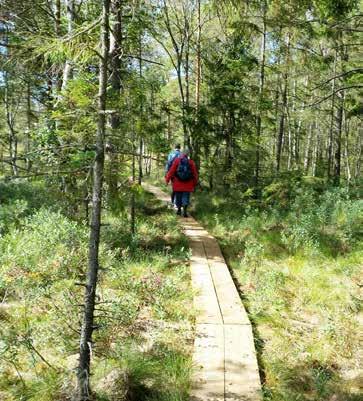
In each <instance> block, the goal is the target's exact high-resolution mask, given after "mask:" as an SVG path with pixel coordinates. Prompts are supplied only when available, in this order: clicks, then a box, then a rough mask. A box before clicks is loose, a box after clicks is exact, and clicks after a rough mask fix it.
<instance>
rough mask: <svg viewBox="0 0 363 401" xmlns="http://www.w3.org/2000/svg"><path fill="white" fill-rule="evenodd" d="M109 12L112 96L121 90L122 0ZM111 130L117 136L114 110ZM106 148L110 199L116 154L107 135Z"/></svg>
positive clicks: (118, 120)
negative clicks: (107, 150) (110, 23)
mask: <svg viewBox="0 0 363 401" xmlns="http://www.w3.org/2000/svg"><path fill="white" fill-rule="evenodd" d="M110 13H111V15H112V21H113V24H112V26H111V40H110V55H109V58H110V65H111V71H110V84H111V88H112V95H113V96H114V97H118V96H120V93H121V90H122V76H121V69H122V60H121V56H122V0H113V1H112V2H111V4H110ZM110 125H111V130H112V132H113V134H115V136H117V135H118V134H119V133H118V130H119V129H120V125H121V118H120V113H119V111H118V110H116V112H115V113H112V114H111V115H110ZM106 149H109V150H110V151H109V152H107V153H106V155H105V163H106V171H107V174H106V175H105V180H106V183H107V197H108V199H112V198H113V197H114V196H115V195H116V193H117V178H118V174H117V169H116V165H117V156H116V154H115V153H114V152H112V149H113V144H112V138H111V137H107V139H106Z"/></svg>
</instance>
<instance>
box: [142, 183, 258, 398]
mask: <svg viewBox="0 0 363 401" xmlns="http://www.w3.org/2000/svg"><path fill="white" fill-rule="evenodd" d="M143 187H144V188H145V190H147V191H148V192H151V193H152V194H153V195H155V196H156V197H157V198H158V199H159V200H161V201H164V202H170V196H169V195H168V194H166V193H165V192H163V191H162V190H160V189H159V188H157V187H154V186H152V185H149V184H143ZM180 222H181V224H182V227H183V230H184V233H185V235H186V236H187V237H188V239H189V244H190V248H191V251H192V256H191V260H190V268H191V278H192V286H193V288H194V290H195V292H196V295H195V296H194V307H195V309H196V311H197V316H196V337H195V341H194V354H193V361H194V365H195V366H196V370H195V373H194V376H193V384H192V391H191V397H190V401H259V400H261V399H262V395H261V382H260V377H259V372H258V365H257V357H256V351H255V347H254V341H253V334H252V326H251V323H250V321H249V319H248V316H247V313H246V310H245V308H244V306H243V304H242V302H241V300H240V297H239V294H238V292H237V289H236V287H235V285H234V283H233V280H232V277H231V274H230V272H229V270H228V267H227V265H226V262H225V260H224V258H223V255H222V252H221V250H220V247H219V245H218V242H217V240H216V239H215V238H214V237H212V236H211V235H210V234H209V233H208V232H207V231H206V230H205V229H204V228H203V227H202V226H200V225H199V223H198V222H197V221H196V220H195V219H193V218H192V217H189V218H182V219H181V220H180Z"/></svg>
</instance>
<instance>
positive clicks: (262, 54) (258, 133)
mask: <svg viewBox="0 0 363 401" xmlns="http://www.w3.org/2000/svg"><path fill="white" fill-rule="evenodd" d="M262 7H263V27H262V37H261V52H260V85H259V98H258V114H257V121H256V166H255V180H254V181H255V182H254V183H255V187H256V188H257V187H258V185H259V179H260V152H261V135H262V128H261V127H262V102H263V92H264V87H265V58H266V2H265V1H264V2H263V6H262Z"/></svg>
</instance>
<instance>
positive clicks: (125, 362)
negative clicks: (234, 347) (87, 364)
mask: <svg viewBox="0 0 363 401" xmlns="http://www.w3.org/2000/svg"><path fill="white" fill-rule="evenodd" d="M30 185H31V184H26V185H25V186H24V187H23V188H21V184H19V186H18V187H16V186H15V185H12V186H11V188H5V187H4V188H5V189H6V191H3V192H2V203H3V205H2V206H3V207H2V216H5V217H6V224H3V225H2V226H1V227H0V229H1V236H0V301H2V302H1V303H0V305H1V306H0V399H1V400H4V401H63V400H64V401H65V400H71V399H72V396H73V394H74V389H75V377H76V370H75V369H76V367H77V361H78V343H79V327H80V321H81V308H80V305H81V304H82V303H83V287H82V286H81V285H79V284H80V283H83V282H84V281H85V271H86V267H87V249H88V248H87V242H88V228H87V227H86V225H85V224H82V223H81V222H80V221H79V220H78V221H77V220H76V219H74V218H73V216H70V215H67V214H66V213H65V209H64V208H63V207H62V202H57V199H56V198H54V199H52V202H49V197H50V196H51V195H49V194H48V196H44V198H43V199H44V202H43V203H42V202H41V199H40V198H41V194H44V193H45V192H46V190H45V188H44V187H42V186H41V185H40V184H36V185H34V187H33V192H34V193H35V194H33V192H32V191H31V189H30V188H29V186H30ZM31 194H33V195H31ZM37 194H39V196H38V195H37ZM47 204H52V206H51V207H48V206H47ZM137 211H138V212H137V224H136V226H137V233H136V234H135V235H131V234H130V232H129V231H130V230H129V218H128V214H127V210H125V209H124V210H121V209H120V210H114V211H112V210H110V209H109V210H106V211H105V213H104V219H103V226H102V245H101V249H100V266H101V270H100V283H99V288H98V295H97V302H98V306H97V310H96V315H97V317H96V325H97V330H96V331H95V333H94V344H93V346H92V368H91V369H92V378H91V383H92V389H93V390H94V394H95V400H96V399H97V400H103V401H116V400H118V401H120V400H121V401H122V400H125V401H126V400H127V401H133V400H135V401H136V400H138V401H141V400H145V401H147V400H150V401H151V400H152V401H183V400H187V399H188V391H189V380H190V373H191V357H190V353H191V344H192V339H193V338H192V337H193V333H192V319H193V310H192V307H191V299H192V293H191V290H190V286H189V269H188V265H187V261H188V256H189V254H188V252H189V251H188V247H187V242H186V240H185V238H184V237H183V235H182V234H181V233H180V229H179V227H178V224H177V221H176V219H175V217H174V216H173V215H171V214H170V213H169V212H168V211H167V210H166V209H165V208H164V207H162V205H161V204H160V203H159V202H157V201H156V200H154V199H153V198H152V197H151V196H150V195H148V194H146V193H144V192H143V191H138V195H137Z"/></svg>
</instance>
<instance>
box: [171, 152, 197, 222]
mask: <svg viewBox="0 0 363 401" xmlns="http://www.w3.org/2000/svg"><path fill="white" fill-rule="evenodd" d="M170 180H172V185H173V191H174V192H175V204H176V206H177V209H178V210H177V212H176V214H178V215H179V216H180V215H181V209H182V207H183V216H184V217H188V213H187V209H188V205H189V202H190V193H191V192H194V189H195V187H196V185H197V183H198V172H197V168H196V167H195V163H194V161H193V160H191V159H190V158H189V149H185V150H184V151H183V152H182V153H181V155H180V156H179V157H178V158H176V159H175V160H174V162H173V164H172V166H171V167H170V170H169V171H168V172H167V174H166V176H165V181H166V183H167V184H169V181H170Z"/></svg>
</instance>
